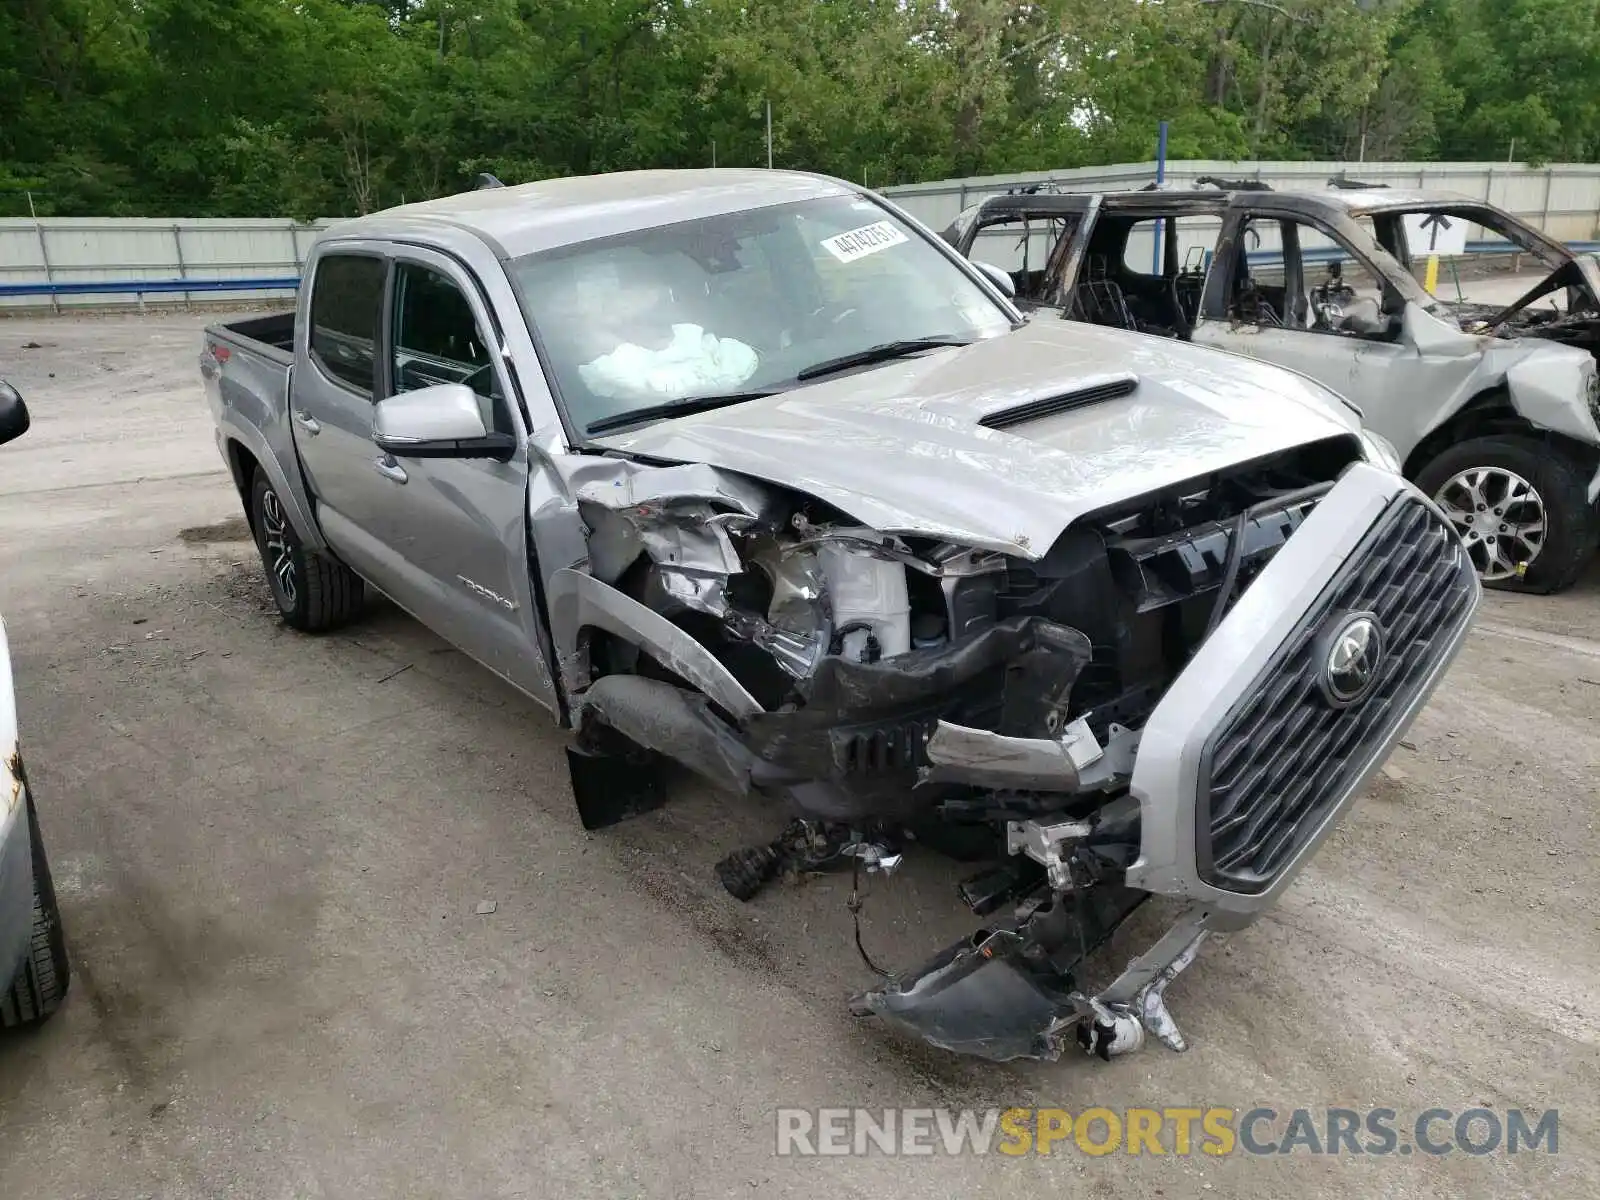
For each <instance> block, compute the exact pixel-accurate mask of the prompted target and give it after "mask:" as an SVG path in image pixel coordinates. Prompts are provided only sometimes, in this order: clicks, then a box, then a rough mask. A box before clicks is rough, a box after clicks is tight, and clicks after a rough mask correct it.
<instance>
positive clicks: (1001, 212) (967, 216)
mask: <svg viewBox="0 0 1600 1200" xmlns="http://www.w3.org/2000/svg"><path fill="white" fill-rule="evenodd" d="M1099 208H1100V197H1099V196H1087V195H1081V194H1071V193H1061V192H1018V193H1010V194H1007V195H1004V196H991V197H990V198H989V199H987V200H985V201H983V202H982V203H980V204H975V205H972V206H970V207H968V208H965V209H963V210H962V211H961V214H960V215H959V216H957V217H956V219H955V220H954V221H953V222H951V224H950V225H949V226H948V227H947V228H946V229H945V230H944V232H943V234H941V235H940V236H942V237H943V238H944V240H945V241H947V242H949V243H950V245H951V246H953V247H954V248H955V249H956V250H957V251H958V252H959V253H960V254H961V256H962V257H963V258H970V259H974V260H977V259H980V258H982V257H983V255H982V254H981V253H980V254H974V253H973V249H974V248H975V247H976V245H977V242H978V238H979V237H981V236H982V235H983V234H984V233H985V232H986V231H989V230H992V229H993V228H994V227H995V226H996V225H1004V224H1007V223H1010V222H1014V221H1021V222H1023V228H1024V238H1025V239H1027V240H1026V241H1025V242H1024V251H1023V254H1024V258H1023V262H1024V268H1023V271H1022V276H1023V277H1022V278H1021V279H1018V278H1017V274H1018V273H1017V272H1014V271H1007V272H1006V273H1007V274H1009V275H1010V276H1011V281H1012V283H1013V284H1014V285H1015V286H1016V296H1015V297H1013V300H1014V302H1015V303H1016V304H1017V305H1018V306H1019V307H1021V308H1022V309H1023V310H1024V311H1032V310H1033V309H1036V308H1041V307H1042V308H1059V309H1064V308H1066V307H1067V305H1068V303H1069V299H1068V297H1069V295H1070V291H1071V289H1070V287H1064V286H1063V281H1065V280H1070V279H1074V278H1075V277H1076V276H1077V273H1078V263H1079V260H1080V259H1081V258H1082V253H1083V251H1082V246H1083V243H1084V239H1083V238H1082V237H1081V236H1079V235H1080V234H1081V232H1082V231H1083V230H1084V229H1085V228H1086V227H1089V226H1092V225H1093V224H1094V219H1095V215H1096V214H1097V212H1098V210H1099ZM1033 221H1045V222H1052V223H1053V222H1057V221H1061V222H1064V223H1065V227H1064V228H1062V229H1061V230H1059V231H1057V230H1055V229H1054V228H1050V235H1051V237H1052V238H1053V239H1054V240H1053V242H1052V244H1051V246H1050V248H1049V249H1048V250H1047V251H1046V257H1045V264H1044V270H1043V273H1042V278H1041V280H1040V283H1039V286H1038V287H1037V288H1034V287H1032V286H1030V281H1029V279H1028V278H1027V276H1028V275H1029V274H1030V272H1029V271H1028V270H1027V266H1026V264H1027V262H1028V253H1029V249H1030V248H1031V245H1032V240H1031V239H1032V232H1033V231H1032V230H1031V229H1029V228H1028V225H1029V223H1030V222H1033ZM1002 269H1003V270H1004V268H1002Z"/></svg>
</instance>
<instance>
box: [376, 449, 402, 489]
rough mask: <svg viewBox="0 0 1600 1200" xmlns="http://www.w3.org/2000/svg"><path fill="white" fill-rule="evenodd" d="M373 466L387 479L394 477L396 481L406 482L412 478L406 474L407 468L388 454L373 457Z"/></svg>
mask: <svg viewBox="0 0 1600 1200" xmlns="http://www.w3.org/2000/svg"><path fill="white" fill-rule="evenodd" d="M372 466H373V469H374V470H375V471H377V472H378V474H379V475H382V476H383V477H384V478H385V479H392V480H394V481H395V482H396V483H404V482H405V481H406V480H407V479H409V478H410V476H409V475H407V474H406V469H405V468H404V467H402V466H401V465H400V464H399V463H397V462H395V461H394V459H392V458H389V457H387V456H385V457H383V458H375V459H373V460H372Z"/></svg>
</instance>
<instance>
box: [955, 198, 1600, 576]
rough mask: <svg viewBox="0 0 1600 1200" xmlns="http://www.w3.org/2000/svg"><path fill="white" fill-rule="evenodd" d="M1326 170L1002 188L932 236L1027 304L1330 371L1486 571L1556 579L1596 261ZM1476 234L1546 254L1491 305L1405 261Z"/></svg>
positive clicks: (1573, 547)
mask: <svg viewBox="0 0 1600 1200" xmlns="http://www.w3.org/2000/svg"><path fill="white" fill-rule="evenodd" d="M1334 182H1335V184H1337V186H1329V187H1328V188H1327V189H1325V190H1322V191H1281V192H1280V191H1274V190H1272V189H1271V188H1266V187H1263V186H1262V185H1260V184H1257V183H1253V182H1252V181H1247V180H1202V181H1201V182H1200V185H1199V186H1197V187H1194V188H1191V189H1176V188H1174V189H1164V188H1151V189H1147V190H1144V191H1137V192H1112V193H1098V194H1065V193H1052V192H1049V191H1043V190H1041V191H1035V192H1032V193H1018V194H1014V195H1004V196H995V197H991V198H990V199H988V200H985V201H984V202H983V203H981V204H978V205H974V206H972V207H971V208H968V209H967V210H966V211H964V212H963V213H962V214H961V216H960V217H959V218H958V219H957V220H956V221H955V222H954V223H953V224H952V225H951V226H950V227H949V228H948V229H947V230H945V233H944V236H945V238H946V239H947V240H948V241H949V242H950V243H951V244H952V245H954V246H955V247H956V248H957V249H959V250H960V251H961V252H962V253H963V254H969V255H972V256H973V257H976V258H982V259H987V260H990V261H992V262H995V263H998V264H1000V265H1001V266H1003V267H1004V268H1005V269H1006V270H1007V271H1009V275H1010V279H1011V281H1012V284H1013V287H1014V290H1015V294H1016V298H1017V299H1018V301H1019V302H1021V303H1023V304H1025V305H1026V306H1029V307H1032V308H1034V309H1036V310H1047V311H1048V310H1051V309H1053V310H1055V311H1056V312H1058V313H1059V314H1060V315H1063V316H1066V317H1069V318H1071V319H1074V320H1079V321H1087V322H1090V323H1092V324H1096V325H1109V326H1115V327H1117V328H1121V329H1129V330H1136V331H1139V332H1143V333H1151V334H1158V335H1161V336H1164V337H1171V338H1178V339H1182V340H1184V341H1192V342H1195V343H1197V344H1199V345H1205V346H1211V347H1215V348H1217V349H1222V350H1229V351H1232V352H1233V353H1235V354H1242V355H1246V356H1248V357H1250V358H1255V359H1259V360H1261V361H1263V362H1269V363H1274V364H1276V365H1278V366H1281V367H1288V368H1290V369H1293V370H1296V371H1300V372H1303V373H1304V374H1306V375H1309V376H1311V377H1312V378H1313V379H1317V380H1319V381H1321V382H1322V383H1325V384H1327V385H1328V386H1329V387H1331V388H1334V389H1335V390H1337V391H1338V392H1340V393H1341V394H1343V395H1345V396H1346V397H1348V398H1349V399H1350V400H1352V401H1354V402H1355V403H1356V404H1357V405H1358V406H1359V407H1360V408H1361V410H1362V412H1363V414H1364V418H1365V421H1366V424H1367V427H1368V428H1369V429H1371V430H1373V431H1375V432H1376V433H1378V434H1379V435H1381V436H1382V437H1384V438H1386V439H1388V440H1389V441H1390V442H1392V443H1393V444H1394V446H1395V447H1396V448H1397V450H1398V453H1399V455H1400V458H1401V460H1402V464H1403V468H1404V471H1405V474H1406V476H1407V478H1410V479H1413V480H1415V481H1416V483H1417V486H1418V487H1420V488H1421V489H1422V490H1423V491H1424V492H1426V493H1427V494H1428V495H1429V496H1431V497H1433V499H1434V500H1435V502H1436V503H1437V504H1438V505H1439V506H1440V508H1442V509H1443V510H1444V512H1445V513H1446V514H1447V515H1448V516H1449V518H1450V520H1451V522H1452V523H1453V524H1454V525H1455V527H1456V528H1457V530H1458V531H1459V532H1460V533H1461V536H1462V538H1463V540H1464V541H1465V543H1466V546H1467V550H1468V553H1470V554H1471V556H1472V559H1473V562H1474V564H1475V566H1476V567H1477V569H1478V571H1479V573H1480V575H1481V576H1482V577H1483V580H1484V582H1485V583H1487V584H1489V585H1490V586H1492V587H1500V588H1512V589H1519V590H1521V589H1525V590H1533V591H1554V590H1556V589H1559V588H1562V587H1565V586H1567V585H1568V584H1570V583H1571V582H1572V581H1573V580H1574V579H1575V578H1576V577H1577V575H1578V573H1579V572H1580V571H1581V570H1582V569H1583V567H1584V566H1585V564H1586V563H1587V561H1588V560H1589V558H1590V556H1591V554H1592V552H1593V550H1594V548H1595V545H1596V543H1597V542H1600V510H1597V508H1596V501H1597V500H1600V428H1597V426H1596V420H1597V418H1600V384H1597V376H1596V370H1595V363H1594V361H1593V354H1594V352H1595V351H1596V350H1597V349H1600V269H1597V266H1596V262H1595V260H1594V259H1593V258H1592V257H1590V256H1588V255H1576V254H1573V253H1572V252H1570V251H1569V250H1567V249H1566V248H1565V247H1564V246H1562V245H1561V244H1560V243H1559V242H1555V241H1552V240H1551V239H1550V238H1548V237H1546V236H1545V235H1544V234H1542V233H1540V232H1538V231H1537V230H1535V229H1532V228H1530V227H1529V226H1527V225H1526V224H1525V223H1523V222H1521V221H1519V220H1517V219H1516V218H1515V217H1513V216H1512V215H1511V214H1509V213H1506V212H1504V211H1502V210H1500V209H1498V208H1496V207H1494V206H1493V205H1490V204H1485V203H1483V202H1482V201H1478V200H1472V199H1469V198H1467V197H1464V196H1453V195H1449V194H1447V193H1438V192H1422V191H1408V190H1400V189H1391V188H1387V187H1374V186H1369V185H1365V184H1360V183H1354V182H1352V181H1349V180H1338V181H1334ZM1469 237H1470V238H1472V239H1476V240H1474V241H1469ZM1469 250H1470V251H1472V252H1474V253H1477V252H1480V251H1485V250H1495V251H1508V252H1515V253H1516V254H1518V255H1520V256H1521V257H1522V258H1523V259H1526V260H1527V261H1530V262H1532V263H1534V264H1536V265H1538V266H1540V267H1542V268H1543V269H1544V270H1545V271H1546V272H1547V274H1546V276H1545V278H1543V279H1542V280H1541V281H1539V282H1538V283H1537V284H1536V285H1535V286H1533V287H1532V288H1530V289H1528V290H1527V291H1526V293H1525V294H1523V295H1522V296H1520V297H1518V298H1516V299H1515V300H1514V301H1512V302H1511V303H1508V304H1504V305H1499V306H1496V305H1487V304H1481V303H1476V304H1475V303H1469V302H1467V301H1465V300H1461V299H1457V300H1456V301H1453V302H1452V301H1447V300H1444V299H1440V298H1437V297H1436V296H1435V295H1433V294H1431V293H1430V292H1428V291H1427V290H1425V289H1424V288H1423V287H1422V286H1421V284H1419V282H1418V281H1417V279H1416V276H1415V272H1416V271H1418V270H1419V269H1420V268H1421V267H1422V264H1423V260H1424V259H1425V258H1427V257H1428V256H1430V255H1432V256H1434V257H1435V258H1437V257H1439V256H1443V255H1451V256H1460V255H1462V254H1464V253H1466V252H1468V251H1469ZM1445 290H1446V289H1444V288H1439V289H1438V291H1440V292H1441V293H1442V292H1444V291H1445ZM1461 294H1463V293H1462V292H1460V291H1459V290H1458V292H1457V295H1458V296H1459V295H1461Z"/></svg>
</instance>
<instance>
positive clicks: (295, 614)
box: [250, 471, 362, 633]
mask: <svg viewBox="0 0 1600 1200" xmlns="http://www.w3.org/2000/svg"><path fill="white" fill-rule="evenodd" d="M250 507H251V516H252V518H253V520H252V524H253V525H254V526H255V533H256V547H257V549H259V550H260V551H261V565H262V566H263V567H264V568H265V569H266V572H267V584H268V586H269V587H271V588H272V599H273V600H274V601H275V602H276V604H277V606H278V611H279V612H280V613H282V614H283V619H284V622H285V623H286V624H289V625H292V626H293V627H294V628H296V629H300V630H304V631H305V632H307V633H322V632H323V631H325V630H329V629H337V628H338V627H339V626H341V625H344V624H346V623H347V622H349V621H350V620H351V619H352V618H354V617H355V616H356V615H357V614H358V613H359V612H360V611H361V600H362V584H361V577H360V576H359V575H357V574H356V573H355V572H354V571H352V570H351V569H350V568H349V567H347V566H345V565H344V564H343V563H342V562H339V561H337V560H336V559H333V558H329V557H328V556H327V555H325V554H319V553H317V552H316V551H315V550H310V549H307V548H306V547H305V546H304V545H303V544H302V543H301V541H300V535H299V534H298V533H296V532H295V528H294V524H293V522H291V521H290V520H289V515H288V512H287V511H286V510H285V508H284V504H283V498H282V497H281V496H279V495H278V492H277V489H276V488H274V487H273V486H272V481H271V480H270V479H268V478H267V476H266V473H265V472H262V471H257V472H256V476H255V481H254V483H253V484H252V486H251V489H250Z"/></svg>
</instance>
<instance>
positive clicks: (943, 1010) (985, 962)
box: [852, 891, 1213, 1062]
mask: <svg viewBox="0 0 1600 1200" xmlns="http://www.w3.org/2000/svg"><path fill="white" fill-rule="evenodd" d="M1141 899H1143V896H1142V895H1140V894H1138V893H1134V892H1129V891H1124V892H1123V894H1122V895H1121V896H1119V897H1112V898H1108V899H1102V900H1101V901H1100V902H1099V907H1100V911H1099V912H1098V913H1095V914H1092V915H1091V916H1090V917H1088V918H1087V920H1084V921H1083V923H1081V924H1080V923H1074V922H1072V921H1066V922H1057V923H1056V924H1055V926H1054V928H1053V930H1051V929H1049V928H1040V927H1038V926H1037V925H1036V923H1035V922H1029V923H1028V924H1027V925H1025V926H1023V927H1022V928H1020V929H1018V928H1010V927H1008V928H1003V929H998V930H994V931H983V932H981V933H980V934H978V935H976V936H975V937H974V938H972V939H971V940H970V941H966V942H961V943H958V944H957V945H955V946H952V947H950V948H949V949H947V950H946V951H944V952H943V953H942V954H940V955H938V956H937V957H936V958H934V959H933V960H931V961H930V962H928V963H926V964H924V965H923V966H922V967H921V968H919V969H918V970H916V971H913V972H910V973H909V974H908V976H907V977H906V978H905V979H904V980H899V979H897V980H895V981H893V982H891V983H890V984H889V985H888V986H886V987H884V988H882V989H880V990H877V991H870V992H866V993H864V994H863V995H861V996H859V997H857V998H856V999H855V1000H854V1001H853V1002H852V1008H853V1009H854V1010H855V1011H856V1012H857V1013H859V1014H862V1015H867V1014H871V1015H874V1016H878V1017H881V1018H883V1019H885V1020H886V1021H888V1022H889V1023H890V1024H892V1025H895V1026H898V1027H899V1028H901V1029H902V1030H904V1031H905V1032H908V1033H911V1034H914V1035H916V1036H917V1037H920V1038H922V1039H923V1040H924V1041H926V1042H928V1043H929V1044H931V1045H934V1046H937V1047H939V1048H941V1049H944V1050H950V1051H953V1052H955V1053H958V1054H971V1055H975V1056H977V1057H979V1058H986V1059H990V1060H991V1061H994V1062H1009V1061H1011V1060H1013V1059H1019V1058H1031V1059H1042V1060H1045V1061H1054V1060H1055V1059H1057V1058H1059V1057H1060V1056H1061V1052H1062V1050H1063V1049H1064V1048H1065V1047H1066V1046H1067V1044H1068V1041H1069V1039H1072V1040H1075V1041H1076V1043H1077V1044H1078V1045H1079V1046H1080V1047H1081V1048H1082V1049H1084V1050H1085V1051H1087V1052H1088V1053H1091V1054H1094V1055H1096V1056H1098V1057H1100V1058H1103V1059H1111V1058H1114V1057H1117V1056H1118V1055H1121V1054H1126V1053H1129V1052H1131V1051H1133V1050H1137V1049H1138V1048H1139V1047H1140V1046H1142V1045H1143V1044H1144V1038H1145V1035H1146V1034H1148V1035H1150V1036H1151V1037H1154V1038H1156V1039H1157V1040H1159V1041H1160V1042H1161V1043H1162V1044H1163V1045H1165V1046H1167V1047H1168V1048H1169V1049H1172V1050H1177V1051H1182V1050H1186V1049H1187V1048H1188V1041H1187V1039H1186V1038H1185V1037H1184V1036H1183V1033H1182V1032H1181V1030H1180V1029H1179V1027H1178V1024H1177V1022H1176V1021H1175V1020H1174V1019H1173V1017H1172V1014H1171V1013H1170V1012H1169V1011H1168V1010H1167V1006H1166V998H1165V993H1166V989H1167V985H1168V984H1170V983H1171V982H1172V981H1173V980H1174V979H1176V978H1177V977H1178V975H1179V974H1180V973H1182V971H1183V970H1184V969H1185V968H1186V967H1188V966H1189V964H1190V963H1192V962H1193V961H1194V959H1195V957H1196V956H1197V955H1198V953H1199V950H1200V947H1201V945H1202V944H1203V943H1204V941H1205V939H1206V938H1207V937H1208V936H1209V935H1210V934H1211V932H1212V931H1213V927H1212V924H1211V921H1210V918H1209V916H1208V914H1207V913H1206V912H1205V911H1204V910H1202V909H1201V908H1199V907H1198V906H1192V907H1190V908H1189V909H1186V910H1185V911H1184V912H1183V913H1182V914H1181V915H1180V916H1179V917H1178V919H1177V920H1176V921H1175V922H1174V923H1173V925H1172V926H1171V928H1169V929H1168V931H1167V933H1166V934H1165V935H1164V936H1163V937H1162V938H1161V939H1160V940H1159V941H1157V942H1156V944H1155V945H1154V946H1152V947H1151V948H1150V950H1149V951H1148V952H1146V953H1145V954H1142V955H1140V956H1139V957H1138V958H1136V959H1134V960H1133V961H1131V962H1130V963H1129V964H1128V966H1127V968H1126V969H1125V970H1124V971H1123V972H1122V973H1121V974H1120V975H1118V976H1117V978H1116V979H1115V980H1113V981H1112V983H1111V984H1110V985H1109V986H1107V987H1106V988H1104V989H1103V990H1101V991H1099V992H1096V993H1087V992H1084V991H1081V990H1079V989H1078V988H1077V987H1075V986H1074V983H1075V974H1076V972H1077V971H1078V970H1079V969H1080V968H1081V966H1082V958H1083V955H1084V953H1085V952H1084V951H1083V950H1082V949H1081V947H1083V946H1085V945H1090V944H1091V943H1090V940H1089V939H1090V938H1091V937H1093V936H1095V935H1098V937H1099V942H1103V941H1104V939H1105V938H1106V937H1108V936H1109V935H1110V932H1111V931H1112V930H1113V929H1115V927H1116V925H1117V924H1120V923H1121V921H1122V920H1123V919H1124V918H1126V916H1127V915H1128V914H1129V913H1131V912H1132V910H1133V908H1134V907H1136V906H1137V905H1138V903H1139V901H1140V900H1141ZM1080 933H1082V934H1083V935H1084V936H1083V937H1082V938H1081V939H1079V940H1078V941H1077V942H1076V945H1077V946H1078V947H1079V949H1078V950H1076V951H1072V950H1066V947H1065V946H1064V945H1063V944H1062V943H1060V942H1059V941H1058V940H1057V939H1058V938H1060V937H1063V936H1065V937H1068V938H1077V936H1078V935H1079V934H1080ZM1099 942H1094V943H1093V944H1094V945H1098V944H1099ZM1064 950H1066V953H1067V954H1068V955H1069V956H1072V957H1071V962H1070V964H1063V963H1062V962H1061V955H1062V953H1063V951H1064ZM1063 967H1065V969H1063Z"/></svg>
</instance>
